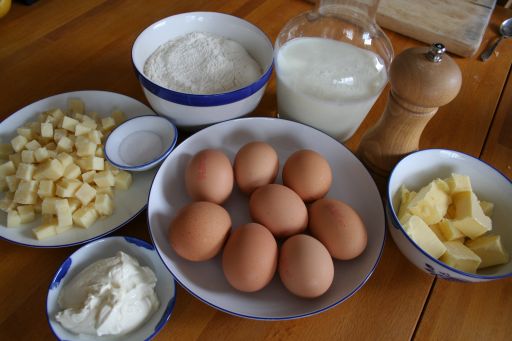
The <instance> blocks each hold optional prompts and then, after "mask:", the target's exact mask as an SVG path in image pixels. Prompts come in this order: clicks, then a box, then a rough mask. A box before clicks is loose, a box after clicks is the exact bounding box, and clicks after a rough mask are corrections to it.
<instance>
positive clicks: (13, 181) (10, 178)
mask: <svg viewBox="0 0 512 341" xmlns="http://www.w3.org/2000/svg"><path fill="white" fill-rule="evenodd" d="M5 182H6V184H7V188H8V189H9V192H16V190H17V189H18V184H19V183H20V179H18V178H17V177H16V175H7V176H6V177H5Z"/></svg>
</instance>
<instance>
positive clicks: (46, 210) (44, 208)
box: [41, 197, 58, 215]
mask: <svg viewBox="0 0 512 341" xmlns="http://www.w3.org/2000/svg"><path fill="white" fill-rule="evenodd" d="M57 200H58V199H57V198H55V197H52V198H44V199H43V202H42V203H41V214H43V215H53V214H57V210H56V209H55V203H56V201H57Z"/></svg>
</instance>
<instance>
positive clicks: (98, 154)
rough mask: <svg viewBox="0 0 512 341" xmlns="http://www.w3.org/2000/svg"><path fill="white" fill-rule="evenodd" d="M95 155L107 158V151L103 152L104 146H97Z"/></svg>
mask: <svg viewBox="0 0 512 341" xmlns="http://www.w3.org/2000/svg"><path fill="white" fill-rule="evenodd" d="M94 155H95V156H97V157H101V158H105V153H104V152H103V147H102V146H99V147H98V148H96V152H95V153H94Z"/></svg>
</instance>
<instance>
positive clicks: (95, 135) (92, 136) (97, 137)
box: [87, 130, 103, 144]
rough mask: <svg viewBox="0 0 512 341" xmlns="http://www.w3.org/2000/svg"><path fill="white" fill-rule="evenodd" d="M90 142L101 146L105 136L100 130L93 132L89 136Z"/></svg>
mask: <svg viewBox="0 0 512 341" xmlns="http://www.w3.org/2000/svg"><path fill="white" fill-rule="evenodd" d="M87 137H88V138H89V140H91V141H92V142H94V143H96V144H101V142H102V141H101V139H102V138H103V134H102V133H101V131H99V130H93V131H91V132H90V133H89V134H87Z"/></svg>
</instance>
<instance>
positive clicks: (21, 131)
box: [16, 126, 34, 140]
mask: <svg viewBox="0 0 512 341" xmlns="http://www.w3.org/2000/svg"><path fill="white" fill-rule="evenodd" d="M16 132H17V133H18V135H21V136H24V137H25V138H26V139H27V140H32V139H33V138H34V134H33V132H32V129H30V127H27V126H25V127H19V128H17V129H16Z"/></svg>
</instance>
